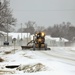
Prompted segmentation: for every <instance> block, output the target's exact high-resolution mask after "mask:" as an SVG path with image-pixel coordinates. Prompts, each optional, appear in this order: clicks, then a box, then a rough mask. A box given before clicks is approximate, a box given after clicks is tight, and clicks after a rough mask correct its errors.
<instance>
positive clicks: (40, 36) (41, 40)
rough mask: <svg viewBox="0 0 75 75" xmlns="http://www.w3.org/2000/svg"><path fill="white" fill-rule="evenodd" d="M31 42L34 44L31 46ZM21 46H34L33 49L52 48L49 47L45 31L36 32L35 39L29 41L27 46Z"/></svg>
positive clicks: (26, 47)
mask: <svg viewBox="0 0 75 75" xmlns="http://www.w3.org/2000/svg"><path fill="white" fill-rule="evenodd" d="M30 43H33V45H32V46H30V45H29V44H30ZM21 47H22V49H28V48H33V50H41V49H44V50H47V49H50V48H47V44H46V43H45V33H44V32H37V33H35V34H34V36H33V40H31V41H30V42H28V44H27V46H21Z"/></svg>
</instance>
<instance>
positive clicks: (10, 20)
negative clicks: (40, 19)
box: [0, 0, 16, 31]
mask: <svg viewBox="0 0 75 75" xmlns="http://www.w3.org/2000/svg"><path fill="white" fill-rule="evenodd" d="M9 5H10V4H9V1H7V0H4V2H3V3H1V8H0V29H1V30H4V31H7V25H8V27H9V26H11V25H15V23H16V19H15V18H14V17H13V15H12V11H11V9H10V8H9ZM9 28H10V27H9ZM9 28H8V29H9Z"/></svg>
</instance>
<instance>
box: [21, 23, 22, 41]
mask: <svg viewBox="0 0 75 75" xmlns="http://www.w3.org/2000/svg"><path fill="white" fill-rule="evenodd" d="M21 40H22V23H21Z"/></svg>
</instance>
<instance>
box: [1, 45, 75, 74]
mask: <svg viewBox="0 0 75 75" xmlns="http://www.w3.org/2000/svg"><path fill="white" fill-rule="evenodd" d="M15 48H16V49H15V50H14V47H13V46H12V47H0V59H3V61H2V62H0V75H11V74H13V75H75V47H51V50H47V51H44V50H41V51H38V50H36V51H32V50H22V49H21V48H20V47H15ZM13 65H18V67H16V68H6V66H13Z"/></svg>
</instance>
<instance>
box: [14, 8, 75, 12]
mask: <svg viewBox="0 0 75 75" xmlns="http://www.w3.org/2000/svg"><path fill="white" fill-rule="evenodd" d="M15 11H26V12H52V11H75V9H63V10H61V9H60V10H15Z"/></svg>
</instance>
